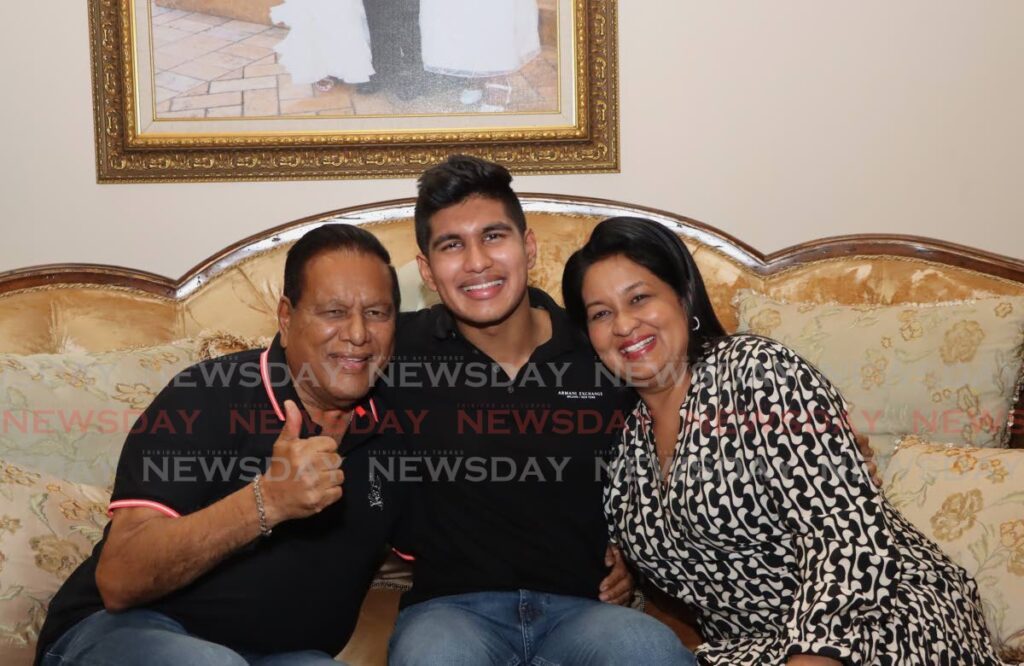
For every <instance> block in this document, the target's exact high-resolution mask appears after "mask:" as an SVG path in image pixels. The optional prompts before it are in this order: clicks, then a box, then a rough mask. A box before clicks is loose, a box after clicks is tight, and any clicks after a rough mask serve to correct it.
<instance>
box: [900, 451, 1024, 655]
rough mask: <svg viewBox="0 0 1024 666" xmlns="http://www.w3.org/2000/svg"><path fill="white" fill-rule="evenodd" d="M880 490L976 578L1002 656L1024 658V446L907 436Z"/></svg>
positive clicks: (994, 638) (993, 637) (989, 626)
mask: <svg viewBox="0 0 1024 666" xmlns="http://www.w3.org/2000/svg"><path fill="white" fill-rule="evenodd" d="M884 481H885V496H886V498H887V499H888V500H889V502H890V503H891V504H892V505H893V506H894V507H896V508H897V509H899V510H900V512H901V513H903V515H904V516H906V517H907V519H908V520H910V522H912V523H913V524H914V525H915V526H916V527H917V528H918V529H919V530H921V532H923V533H924V534H925V536H927V537H928V538H929V539H931V540H932V541H934V542H935V543H937V544H938V545H939V546H940V547H941V548H942V550H943V551H944V552H945V553H946V554H947V555H949V556H950V557H951V558H952V559H953V560H954V561H955V562H956V563H957V564H959V565H960V566H962V567H963V568H964V569H966V570H967V573H969V574H970V575H971V576H973V577H974V579H975V580H976V581H977V583H978V587H979V589H980V591H981V599H982V604H983V606H984V611H985V622H986V624H987V625H988V630H989V633H991V634H992V639H993V641H995V644H996V646H997V647H998V648H999V650H1000V651H1001V654H1002V656H1003V658H1004V659H1007V660H1010V659H1012V660H1014V661H1016V660H1024V450H1020V449H991V448H989V449H982V448H956V447H952V446H949V445H946V444H932V443H928V442H925V441H924V440H922V439H921V438H919V437H916V436H913V435H912V436H908V437H906V438H904V439H903V440H902V441H901V443H900V445H899V447H898V448H897V450H896V453H895V455H893V457H892V460H891V461H890V462H889V466H888V468H887V469H886V471H885V474H884Z"/></svg>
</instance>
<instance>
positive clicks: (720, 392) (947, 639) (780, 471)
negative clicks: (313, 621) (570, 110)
mask: <svg viewBox="0 0 1024 666" xmlns="http://www.w3.org/2000/svg"><path fill="white" fill-rule="evenodd" d="M562 289H563V296H564V299H565V304H566V309H567V310H568V312H569V314H570V316H571V317H572V318H573V319H574V320H575V321H576V322H577V323H578V324H579V325H580V326H582V327H583V328H585V330H586V332H587V334H588V336H589V337H590V341H591V343H592V344H593V346H594V349H595V350H596V352H597V354H598V355H599V356H600V358H601V361H602V362H603V363H604V364H605V365H606V366H607V367H608V368H609V369H610V370H611V371H613V372H614V373H615V374H616V375H617V376H619V377H620V378H623V379H625V380H626V381H627V382H629V383H630V384H631V385H633V386H634V387H635V388H636V390H637V392H638V394H639V396H640V401H639V402H638V403H637V405H636V408H635V409H634V411H633V413H632V415H631V416H630V417H629V418H628V419H627V423H626V427H625V429H624V431H623V432H622V434H621V436H620V439H619V441H618V445H617V448H616V453H615V459H614V460H613V462H612V466H611V474H610V477H611V478H610V480H609V485H608V487H607V489H606V492H605V510H606V513H607V516H608V520H609V525H610V531H611V537H612V540H613V541H616V542H618V544H619V546H620V547H621V548H622V550H623V552H624V553H625V554H626V555H627V556H628V557H629V558H630V559H631V560H632V561H633V562H634V564H635V565H636V566H637V567H638V568H639V570H640V572H641V573H642V574H643V575H644V576H646V577H647V578H648V579H649V580H650V581H651V582H652V583H653V584H654V585H656V586H657V587H658V588H660V589H661V590H663V591H664V592H666V593H668V594H670V595H673V596H675V597H677V598H679V599H681V600H683V601H684V602H686V603H688V604H690V605H691V606H693V607H694V609H695V610H696V611H697V616H698V623H699V627H700V630H701V633H702V635H703V637H704V639H705V640H706V641H707V642H706V643H704V644H703V645H702V646H701V647H700V648H699V649H698V651H697V655H698V657H699V658H700V660H701V663H703V664H714V665H722V666H725V665H729V666H736V665H740V664H788V665H792V666H797V665H811V664H892V665H894V666H895V665H898V666H906V665H910V664H984V665H990V664H999V663H1000V662H999V660H998V659H997V658H996V656H995V652H994V650H993V648H992V645H991V643H990V640H989V636H988V633H987V632H986V630H985V624H984V619H983V617H982V613H981V602H980V598H979V596H978V590H977V586H976V584H975V583H974V581H973V580H971V579H970V578H969V577H968V576H967V574H966V572H965V571H964V570H963V569H962V568H961V567H959V566H957V565H956V564H954V563H953V562H952V561H950V560H949V559H948V558H947V557H946V556H945V555H943V554H942V552H941V551H940V550H939V549H938V547H937V546H935V545H934V544H933V543H931V542H930V541H928V539H926V538H925V537H924V536H923V535H922V534H921V533H920V532H919V531H918V530H917V529H915V528H914V527H913V526H912V525H911V524H910V523H908V522H907V521H906V520H905V519H904V518H903V517H902V516H901V515H900V514H899V513H897V512H896V511H895V510H894V509H893V508H892V507H891V506H890V505H889V504H888V503H887V502H886V501H885V500H884V499H883V497H882V496H881V495H880V494H879V492H878V490H877V489H876V487H875V486H874V485H873V484H872V482H871V480H870V479H869V475H868V473H867V469H866V467H865V465H864V461H863V459H862V458H861V456H860V455H859V453H858V451H857V447H856V445H855V443H854V437H853V433H852V430H851V427H850V424H849V421H848V420H847V417H846V413H845V411H844V406H843V399H842V396H840V395H839V393H838V392H837V391H836V389H835V388H834V387H833V386H832V385H831V384H830V383H829V381H828V380H827V379H826V378H825V377H823V376H822V375H821V374H820V373H819V372H818V371H817V369H815V368H814V367H813V366H811V365H810V364H808V363H806V362H805V361H804V360H803V359H801V358H800V357H799V356H797V355H796V354H795V353H794V352H792V351H791V350H789V349H787V348H786V347H784V346H783V345H781V344H779V343H777V342H774V341H772V340H769V339H767V338H762V337H758V336H754V335H731V336H727V335H725V332H724V330H723V328H722V326H721V324H720V323H719V322H718V319H717V318H716V317H715V314H714V310H713V309H712V307H711V303H710V301H709V299H708V296H707V292H706V290H705V288H704V283H703V281H702V279H701V276H700V273H699V272H698V270H697V267H696V265H695V264H694V262H693V258H692V257H691V256H690V253H689V252H688V251H687V249H686V247H685V246H684V245H683V243H682V242H681V241H680V240H679V238H678V237H677V236H676V235H675V234H674V233H672V232H671V231H670V230H668V229H667V228H666V227H664V226H662V225H660V224H658V223H656V222H653V221H650V220H643V219H637V218H613V219H610V220H605V221H604V222H602V223H601V224H599V225H598V226H597V227H596V228H595V229H594V232H593V234H592V235H591V237H590V239H589V241H588V242H587V244H586V245H585V246H584V247H583V248H582V249H580V250H579V251H578V252H576V253H575V254H574V255H573V256H572V257H571V258H570V259H569V262H568V263H567V264H566V268H565V274H564V276H563V282H562Z"/></svg>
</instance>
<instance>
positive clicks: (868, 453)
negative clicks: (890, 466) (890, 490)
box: [853, 430, 882, 488]
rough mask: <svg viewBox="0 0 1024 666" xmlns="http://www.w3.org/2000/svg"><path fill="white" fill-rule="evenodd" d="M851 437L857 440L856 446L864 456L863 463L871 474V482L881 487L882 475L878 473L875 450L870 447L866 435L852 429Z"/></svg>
mask: <svg viewBox="0 0 1024 666" xmlns="http://www.w3.org/2000/svg"><path fill="white" fill-rule="evenodd" d="M853 438H854V439H855V440H857V448H858V449H860V454H861V455H862V456H864V463H865V464H866V465H867V467H868V474H870V475H871V482H872V483H874V484H875V487H876V488H881V487H882V477H881V475H879V473H878V465H876V464H875V450H874V449H872V448H871V442H870V441H868V436H867V435H862V434H860V433H859V432H857V431H856V430H854V431H853Z"/></svg>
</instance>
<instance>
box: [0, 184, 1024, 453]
mask: <svg viewBox="0 0 1024 666" xmlns="http://www.w3.org/2000/svg"><path fill="white" fill-rule="evenodd" d="M521 198H522V201H523V206H524V209H525V210H526V212H527V217H528V222H529V225H530V226H531V227H532V228H533V229H534V231H535V233H536V234H537V237H538V240H539V246H540V261H538V262H537V266H536V268H535V269H534V270H533V271H532V273H531V275H530V279H531V282H532V283H533V284H535V285H537V286H540V287H542V288H544V289H546V290H547V291H548V292H549V293H551V294H552V295H553V296H554V297H555V298H556V299H557V300H561V295H560V281H561V274H562V267H563V265H564V263H565V261H566V259H567V258H568V256H569V255H570V254H571V252H572V251H573V250H575V249H576V248H578V247H579V246H580V245H582V243H583V242H584V241H585V239H586V238H587V236H588V235H589V233H590V231H591V229H592V228H593V227H594V225H596V224H597V223H598V222H600V221H601V220H602V219H605V218H607V217H611V216H616V215H630V216H642V217H649V218H653V219H655V220H657V221H659V222H661V223H663V224H665V225H667V226H669V227H670V228H672V229H673V230H675V231H676V232H677V233H678V234H679V235H680V237H682V238H683V239H684V241H685V242H686V243H687V245H688V246H689V247H690V249H691V251H692V252H693V254H694V257H695V259H696V261H697V263H698V265H699V266H700V269H701V272H702V274H703V275H704V279H705V283H706V284H707V287H708V291H709V293H710V295H711V298H712V301H713V302H714V305H715V308H716V311H717V313H718V315H719V317H720V319H721V320H722V323H723V324H724V325H725V326H726V328H727V329H729V330H734V329H735V327H736V325H737V313H736V310H735V308H734V306H733V304H732V299H733V296H734V295H735V294H736V292H737V291H738V290H740V289H750V290H753V291H755V292H759V293H763V294H766V295H769V296H772V297H776V298H779V299H783V300H788V301H801V302H804V301H809V302H815V303H841V304H853V305H856V304H865V305H868V304H875V305H877V304H902V303H935V302H945V301H959V300H967V299H972V298H978V297H985V296H993V295H1007V296H1022V295H1024V261H1019V260H1015V259H1011V258H1007V257H1001V256H999V255H994V254H990V253H987V252H983V251H980V250H975V249H972V248H968V247H963V246H958V245H954V244H950V243H945V242H941V241H935V240H930V239H925V238H916V237H907V236H885V235H876V236H864V235H862V236H848V237H840V238H832V239H824V240H818V241H813V242H810V243H807V244H804V245H801V246H797V247H793V248H789V249H786V250H782V251H779V252H775V253H772V254H769V255H765V254H762V253H760V252H758V251H757V250H755V249H753V248H751V247H749V246H747V245H746V244H744V243H743V242H742V241H740V240H737V239H735V238H733V237H731V236H730V235H728V234H727V233H725V232H723V231H720V230H718V229H715V228H713V227H710V226H708V225H706V224H702V223H700V222H697V221H695V220H691V219H689V218H686V217H682V216H679V215H674V214H671V213H666V212H662V211H656V210H651V209H647V208H643V207H638V206H632V205H628V204H622V203H618V202H613V201H604V200H598V199H586V198H579V197H564V196H556V195H543V194H526V195H522V197H521ZM412 212H413V201H412V200H411V199H406V200H398V201H392V202H385V203H380V204H371V205H366V206H359V207H355V208H348V209H344V210H339V211H334V212H330V213H325V214H322V215H317V216H313V217H309V218H305V219H302V220H297V221H295V222H290V223H288V224H285V225H282V226H280V227H276V228H274V229H270V230H267V231H265V232H262V233H259V234H256V235H254V236H252V237H250V238H246V239H244V240H242V241H239V242H238V243H236V244H234V245H232V246H231V247H228V248H226V249H225V250H223V251H221V252H219V253H217V254H215V255H214V256H212V257H210V258H209V259H207V260H206V261H203V262H202V263H200V264H199V265H197V266H196V267H195V268H194V269H192V270H191V271H189V272H188V273H186V274H185V275H184V276H183V277H182V278H180V279H178V280H172V279H169V278H166V277H161V276H157V275H153V274H150V273H144V272H141V271H136V270H131V269H126V268H119V267H111V266H94V265H82V264H61V265H51V266H40V267H34V268H28V269H21V270H15V271H9V272H7V273H0V352H10V353H18V354H35V353H63V352H67V351H108V350H116V349H125V348H136V347H149V346H153V345H158V344H163V343H167V342H171V341H174V340H179V339H182V338H189V337H196V336H198V335H201V334H202V333H204V332H210V331H229V332H231V333H234V334H236V335H239V336H246V337H262V336H269V335H273V333H274V332H275V331H276V315H275V312H276V306H277V302H278V298H279V295H280V292H281V282H282V274H283V265H284V258H285V254H286V252H287V250H288V248H289V247H290V246H291V244H292V243H293V242H294V241H295V240H296V239H298V238H299V237H300V236H302V235H303V234H304V233H305V232H307V231H309V230H310V229H312V228H314V227H316V226H319V225H322V224H326V223H330V222H338V221H344V222H349V223H354V224H360V225H363V226H365V227H366V228H368V229H369V230H370V231H372V232H373V233H374V234H376V235H377V236H378V237H379V238H380V239H381V241H382V242H383V243H384V245H385V246H386V247H387V248H388V249H389V251H390V252H391V255H392V260H393V262H394V264H395V266H396V267H397V268H398V269H399V274H400V278H401V280H402V283H403V290H402V291H403V299H404V303H403V307H404V308H405V309H411V308H415V307H418V306H421V305H424V304H429V303H431V302H432V294H431V293H429V292H428V291H426V289H425V288H423V286H422V284H421V283H420V280H419V274H418V272H417V270H416V265H415V257H416V254H417V248H416V243H415V238H414V234H413V229H412ZM1019 407H1020V402H1019V401H1018V408H1019ZM1019 439H1021V438H1020V437H1018V440H1019Z"/></svg>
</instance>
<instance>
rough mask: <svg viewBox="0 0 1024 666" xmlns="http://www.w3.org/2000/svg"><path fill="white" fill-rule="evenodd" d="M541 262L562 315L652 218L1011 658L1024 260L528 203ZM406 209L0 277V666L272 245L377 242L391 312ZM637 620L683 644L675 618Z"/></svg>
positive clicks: (390, 564)
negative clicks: (348, 231)
mask: <svg viewBox="0 0 1024 666" xmlns="http://www.w3.org/2000/svg"><path fill="white" fill-rule="evenodd" d="M522 199H523V204H524V208H525V209H526V211H527V217H528V221H529V225H530V226H531V227H532V228H533V229H534V230H535V232H536V234H537V236H538V240H539V246H540V257H539V261H538V262H537V266H536V268H535V269H534V270H533V271H532V272H531V274H530V280H531V282H532V283H533V284H535V285H537V286H540V287H543V288H545V289H547V290H548V291H549V292H550V293H551V294H552V295H553V296H555V297H556V298H559V294H560V289H559V282H560V278H561V271H562V266H563V265H564V262H565V261H566V259H567V258H568V256H569V254H570V253H571V252H572V251H573V250H574V249H575V248H577V247H579V246H580V245H581V244H582V242H583V241H584V239H585V238H586V237H587V235H588V234H589V232H590V230H591V229H592V228H593V226H594V225H595V224H596V223H597V222H598V221H600V220H601V219H604V218H606V217H610V216H615V215H633V216H644V217H651V218H654V219H656V220H658V221H660V222H661V223H663V224H665V225H668V226H669V227H670V228H672V229H673V230H675V231H676V232H677V233H678V234H679V235H680V236H681V237H682V238H683V239H684V241H685V242H686V243H687V245H688V246H689V247H690V249H691V251H692V252H693V254H694V256H695V259H696V261H697V263H698V265H699V266H700V268H701V271H702V274H703V276H704V279H705V282H706V284H707V287H708V291H709V293H710V296H711V299H712V301H713V302H714V305H715V308H716V311H717V312H718V314H719V316H720V318H721V320H722V322H723V324H724V325H725V327H726V328H727V329H728V330H730V331H736V330H742V331H751V332H755V333H759V334H763V335H769V336H772V337H776V338H778V339H780V340H782V341H784V342H786V343H787V344H790V345H791V346H793V347H794V348H795V349H796V350H797V351H798V352H800V353H801V354H802V355H804V356H805V357H806V358H808V359H809V360H811V361H812V362H813V363H815V364H816V365H818V367H820V368H821V369H822V370H823V371H824V372H825V373H826V375H828V376H829V377H830V378H831V379H832V380H833V381H834V382H836V384H837V385H838V386H839V387H840V389H841V390H842V391H843V393H844V396H845V397H846V398H847V400H848V403H849V404H848V407H849V408H850V410H851V415H853V416H852V418H853V420H854V423H855V425H856V426H857V427H858V429H861V430H862V431H864V432H865V433H866V434H868V435H869V436H870V437H871V441H872V444H873V445H874V446H875V448H876V450H877V451H878V460H879V463H880V466H881V467H883V474H884V480H885V486H884V491H885V493H886V494H887V496H888V498H889V500H890V501H891V502H893V504H894V505H896V506H897V507H898V508H899V509H900V510H901V511H903V512H904V514H905V515H906V516H907V517H908V518H909V519H910V520H911V521H912V522H913V523H914V524H915V525H916V526H917V527H918V528H919V529H921V531H922V532H924V533H925V534H926V535H928V536H929V537H931V538H932V539H934V540H935V541H936V542H937V543H938V544H939V545H940V546H941V547H942V548H943V549H944V550H945V551H946V552H947V553H948V554H949V555H950V556H951V557H953V558H954V559H955V560H956V561H957V562H958V563H959V564H960V565H961V566H963V567H964V568H966V569H967V570H968V571H969V572H970V573H971V574H972V575H974V576H975V577H976V578H977V579H978V582H979V585H980V586H981V590H982V596H983V600H984V602H985V612H986V618H987V620H988V623H989V630H990V632H991V633H992V635H993V639H994V640H995V641H996V642H997V644H998V645H999V646H1000V648H1001V649H1002V650H1003V654H1004V655H1005V656H1006V658H1007V659H1011V658H1018V659H1019V658H1022V657H1024V450H1022V448H1021V447H1022V446H1024V433H1022V431H1024V412H1022V411H1021V399H1022V379H1021V377H1022V375H1021V365H1022V351H1024V261H1020V260H1015V259H1011V258H1007V257H1002V256H998V255H994V254H990V253H986V252H982V251H979V250H975V249H971V248H967V247H962V246H957V245H952V244H949V243H944V242H941V241H936V240H929V239H923V238H912V237H901V236H883V235H878V236H855V237H842V238H832V239H826V240H819V241H813V242H810V243H807V244H804V245H801V246H798V247H794V248H789V249H787V250H783V251H780V252H776V253H774V254H771V255H764V254H762V253H760V252H758V251H757V250H755V249H753V248H751V247H749V246H747V245H745V244H744V243H743V242H741V241H739V240H737V239H735V238H733V237H731V236H729V235H728V234H727V233H725V232H723V231H720V230H718V229H715V228H713V227H710V226H708V225H705V224H702V223H699V222H696V221H694V220H691V219H688V218H685V217H681V216H678V215H674V214H671V213H666V212H661V211H655V210H650V209H646V208H642V207H639V206H632V205H627V204H622V203H618V202H612V201H604V200H598V199H585V198H579V197H572V198H570V197H563V196H555V195H540V194H537V195H524V196H523V197H522ZM412 207H413V202H412V201H411V200H400V201H391V202H384V203H380V204H372V205H365V206H358V207H355V208H348V209H344V210H339V211H334V212H330V213H325V214H323V215H317V216H313V217H309V218H305V219H302V220H298V221H295V222H290V223H288V224H284V225H282V226H279V227H276V228H273V229H269V230H267V231H263V232H260V233H258V234H256V235H253V236H251V237H249V238H246V239H243V240H241V241H239V242H237V243H235V244H234V245H232V246H230V247H228V248H225V249H224V250H222V251H221V252H218V253H217V254H215V255H214V256H212V257H210V258H208V259H206V260H205V261H203V262H201V263H199V264H198V265H197V266H196V267H195V268H193V269H192V270H190V271H189V272H188V273H186V274H185V275H184V276H183V277H182V278H180V279H170V278H167V277H163V276H158V275H154V274H150V273H145V272H141V271H137V270H133V269H127V268H119V267H113V266H94V265H82V264H61V265H50V266H40V267H33V268H26V269H20V270H14V271H8V272H6V273H0V414H2V418H3V422H2V424H0V426H2V428H0V663H4V664H23V663H25V664H27V663H30V661H31V655H32V653H33V650H34V644H35V639H36V636H37V635H38V630H39V627H40V626H41V623H42V620H43V618H44V616H45V612H46V605H47V603H48V602H49V599H50V597H51V596H52V594H53V593H54V592H55V591H56V589H57V588H58V587H59V585H60V583H61V582H62V581H63V579H64V578H66V576H67V575H68V574H69V573H70V572H71V571H72V570H73V569H74V568H75V567H76V566H77V565H78V563H80V562H81V561H82V559H83V558H84V557H85V556H86V555H87V553H88V552H90V550H91V548H92V545H93V544H94V543H95V542H96V541H97V540H98V539H99V537H100V534H101V532H102V529H103V526H104V524H105V522H106V520H107V517H106V506H105V502H106V500H107V498H108V497H109V492H110V490H109V489H110V487H111V484H112V481H113V470H114V465H115V463H116V460H117V456H118V453H119V449H120V445H121V442H122V441H123V437H124V434H125V432H126V430H127V429H128V428H130V427H131V425H132V423H133V421H134V417H135V416H136V415H137V414H138V413H139V412H140V411H141V410H142V409H144V408H145V407H146V405H148V404H149V401H150V400H151V399H152V398H153V397H154V395H155V393H156V392H157V391H159V390H160V388H162V386H163V385H164V384H165V383H166V382H167V381H168V380H169V379H170V377H172V376H173V375H174V374H175V373H176V372H177V371H179V370H180V369H182V368H184V367H187V366H188V365H190V364H192V363H195V362H197V361H198V360H201V359H203V358H208V357H210V356H214V355H217V354H220V353H227V352H230V351H234V350H236V349H241V348H248V347H252V346H258V345H261V344H265V342H266V340H268V339H269V337H270V336H272V335H273V334H274V332H275V330H276V320H275V311H276V304H277V301H278V298H279V294H280V289H281V280H282V269H283V262H284V256H285V253H286V251H287V248H288V247H289V246H290V245H291V243H293V242H294V241H295V240H296V239H297V238H298V237H300V236H301V235H302V234H303V233H305V232H306V231H308V230H309V229H311V228H313V227H315V226H317V225H320V224H324V223H328V222H334V221H344V222H349V223H353V224H360V225H364V226H365V227H366V228H368V229H369V230H370V231H372V232H373V233H374V234H376V235H377V236H378V237H379V238H380V239H381V241H382V242H383V243H384V244H385V246H387V247H388V249H389V250H390V252H391V254H392V259H393V262H394V264H395V266H396V267H397V268H398V272H399V276H400V280H401V282H402V292H403V301H404V302H403V307H404V308H405V309H412V308H415V307H420V306H424V305H429V304H431V303H433V302H434V300H433V299H434V297H433V294H431V293H430V292H429V291H427V290H426V289H425V288H424V287H423V285H422V284H421V283H420V280H419V276H418V272H417V270H416V266H415V256H416V253H417V250H416V245H415V241H414V237H413V232H412V223H411V217H412ZM409 584H410V577H409V573H408V570H407V569H406V568H405V567H404V566H403V565H402V564H401V563H400V562H399V561H397V560H395V559H388V560H387V561H386V562H385V563H384V565H383V566H382V568H381V571H380V572H379V574H378V576H377V578H376V580H375V581H374V584H373V589H372V590H371V592H370V594H369V595H368V597H367V598H366V601H365V603H364V605H363V608H362V611H361V614H360V620H359V624H358V627H357V629H356V633H355V635H354V637H353V639H352V640H351V641H350V643H349V645H348V646H347V647H346V648H345V651H344V652H343V653H342V654H341V657H342V658H343V659H344V660H345V661H346V662H348V663H351V664H383V663H385V649H386V643H387V638H388V636H389V633H390V630H391V626H392V623H393V621H394V617H395V615H396V612H397V604H398V598H399V596H400V594H401V592H402V591H403V590H404V589H407V588H408V586H409ZM645 610H646V612H648V613H651V614H652V615H654V616H656V617H658V618H659V619H661V620H662V621H664V622H666V623H667V624H669V625H670V626H671V627H672V628H673V629H675V630H676V631H677V632H678V633H679V635H680V636H681V638H682V639H683V640H684V642H686V643H688V644H690V645H694V644H696V643H697V642H699V640H700V639H699V636H698V635H697V633H696V632H695V631H694V630H693V628H692V621H691V620H692V618H689V617H688V615H687V611H686V609H685V608H682V607H681V605H680V604H678V603H676V602H674V601H673V600H670V599H666V598H664V597H663V596H662V595H659V594H658V593H657V592H656V591H653V590H647V598H646V604H645Z"/></svg>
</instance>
